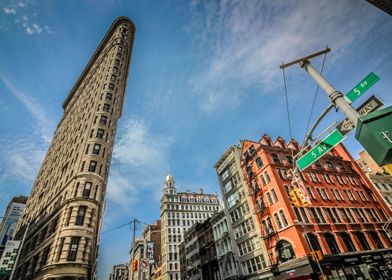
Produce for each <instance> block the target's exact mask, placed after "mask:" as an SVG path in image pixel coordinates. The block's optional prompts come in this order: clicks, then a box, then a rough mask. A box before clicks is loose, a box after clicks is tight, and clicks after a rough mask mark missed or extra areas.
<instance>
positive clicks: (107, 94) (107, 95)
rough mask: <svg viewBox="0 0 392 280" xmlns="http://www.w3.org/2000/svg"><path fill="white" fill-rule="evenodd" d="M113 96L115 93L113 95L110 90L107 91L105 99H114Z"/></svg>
mask: <svg viewBox="0 0 392 280" xmlns="http://www.w3.org/2000/svg"><path fill="white" fill-rule="evenodd" d="M112 96H113V95H112V94H111V93H109V92H108V93H106V97H105V99H106V100H108V101H111V100H112Z"/></svg>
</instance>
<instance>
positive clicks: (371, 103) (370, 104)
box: [336, 95, 384, 136]
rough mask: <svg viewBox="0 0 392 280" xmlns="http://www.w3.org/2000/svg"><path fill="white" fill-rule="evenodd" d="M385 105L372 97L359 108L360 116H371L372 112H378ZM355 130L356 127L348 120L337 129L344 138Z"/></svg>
mask: <svg viewBox="0 0 392 280" xmlns="http://www.w3.org/2000/svg"><path fill="white" fill-rule="evenodd" d="M383 105H384V103H382V101H381V100H380V99H378V98H377V97H375V96H374V95H372V96H371V97H370V98H369V99H368V100H366V101H365V103H363V104H362V105H361V106H359V107H358V109H357V112H358V113H359V115H361V116H364V115H367V114H369V113H370V112H373V111H376V110H377V109H379V108H381V107H382V106H383ZM354 128H355V125H354V124H353V123H352V122H351V121H350V120H349V119H347V118H346V119H345V120H344V121H342V122H341V123H339V124H338V125H337V126H336V129H337V130H338V131H339V132H340V134H342V135H343V136H346V135H347V134H348V133H349V132H350V131H351V130H353V129H354Z"/></svg>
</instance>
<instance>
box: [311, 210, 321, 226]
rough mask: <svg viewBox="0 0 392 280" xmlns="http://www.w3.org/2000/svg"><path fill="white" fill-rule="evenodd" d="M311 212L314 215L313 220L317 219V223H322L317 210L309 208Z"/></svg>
mask: <svg viewBox="0 0 392 280" xmlns="http://www.w3.org/2000/svg"><path fill="white" fill-rule="evenodd" d="M309 210H310V212H311V213H312V215H313V218H314V219H315V221H316V223H320V218H319V217H318V215H317V213H316V210H314V208H312V207H309Z"/></svg>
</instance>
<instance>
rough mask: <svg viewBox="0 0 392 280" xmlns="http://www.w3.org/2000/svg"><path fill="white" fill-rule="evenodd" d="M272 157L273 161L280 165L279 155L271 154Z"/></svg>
mask: <svg viewBox="0 0 392 280" xmlns="http://www.w3.org/2000/svg"><path fill="white" fill-rule="evenodd" d="M271 157H272V160H273V161H274V162H275V163H280V159H279V157H278V155H277V154H271Z"/></svg>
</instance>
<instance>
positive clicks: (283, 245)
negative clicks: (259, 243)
mask: <svg viewBox="0 0 392 280" xmlns="http://www.w3.org/2000/svg"><path fill="white" fill-rule="evenodd" d="M276 252H277V255H278V259H279V262H280V263H284V262H287V261H289V260H292V259H295V253H294V249H293V246H291V244H290V243H289V242H288V241H286V240H279V242H278V244H277V245H276Z"/></svg>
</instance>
